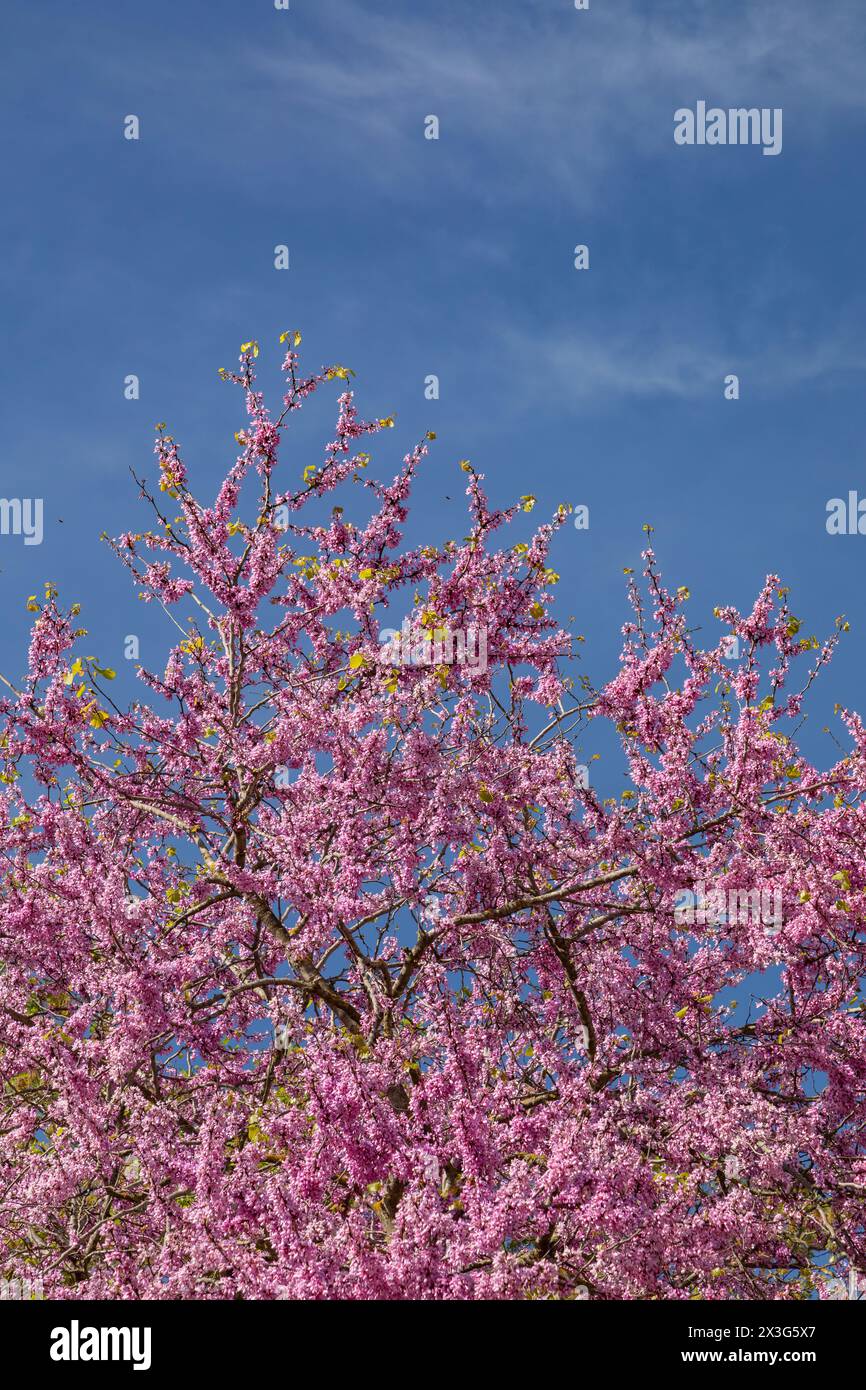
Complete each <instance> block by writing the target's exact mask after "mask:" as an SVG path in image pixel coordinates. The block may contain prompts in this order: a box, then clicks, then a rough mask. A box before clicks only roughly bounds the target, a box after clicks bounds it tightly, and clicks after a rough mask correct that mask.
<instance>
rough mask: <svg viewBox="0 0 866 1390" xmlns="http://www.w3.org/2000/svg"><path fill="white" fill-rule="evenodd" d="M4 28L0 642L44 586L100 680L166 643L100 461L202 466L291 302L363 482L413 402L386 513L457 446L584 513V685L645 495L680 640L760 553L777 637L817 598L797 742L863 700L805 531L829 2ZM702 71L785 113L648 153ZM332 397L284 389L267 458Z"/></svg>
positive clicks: (837, 22) (129, 488) (115, 488)
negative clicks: (13, 508) (373, 419)
mask: <svg viewBox="0 0 866 1390" xmlns="http://www.w3.org/2000/svg"><path fill="white" fill-rule="evenodd" d="M2 40H3V47H4V50H5V51H6V52H7V53H11V54H12V55H13V56H12V59H11V61H9V62H8V64H7V67H6V71H5V74H4V84H3V93H2V98H0V100H2V106H3V131H4V136H5V140H4V162H5V170H4V195H5V196H4V198H3V201H2V207H0V240H2V246H3V256H2V258H0V292H2V296H3V300H4V303H5V322H6V324H7V331H6V338H5V341H6V353H5V371H4V388H5V389H4V392H3V402H4V412H3V414H4V419H3V438H4V449H3V456H2V480H0V495H2V496H4V497H7V498H8V497H16V496H17V497H33V496H40V497H42V498H44V505H45V537H44V541H43V544H42V545H40V546H25V545H24V544H23V541H22V538H21V537H20V536H0V593H2V596H3V599H4V610H5V621H4V622H3V624H2V628H0V670H2V671H4V672H5V673H6V674H7V675H10V676H11V677H12V678H13V679H14V677H15V676H16V675H17V674H19V673H20V672H21V671H22V669H23V667H24V661H25V654H26V641H27V631H28V623H29V617H30V615H28V614H27V612H26V611H25V601H26V598H27V596H28V594H31V593H33V592H36V591H39V590H40V589H41V586H42V583H43V581H44V580H45V579H51V580H53V581H54V582H55V583H58V584H59V585H60V587H61V593H62V595H63V596H64V597H65V598H68V600H69V601H73V600H79V601H81V602H82V604H83V605H84V614H83V621H84V622H85V623H86V625H87V626H88V627H89V629H90V631H91V634H92V637H91V643H90V647H89V650H92V651H93V652H94V653H96V654H97V655H98V656H99V657H100V658H101V660H102V661H103V662H106V663H108V664H111V665H113V666H115V667H117V668H118V670H119V677H120V679H119V681H118V684H119V685H120V686H122V687H123V690H124V693H128V694H129V693H132V691H133V690H134V689H135V688H136V682H135V681H134V679H133V672H132V669H131V663H124V661H123V640H124V637H125V635H126V634H128V633H136V634H138V635H139V636H140V638H141V644H142V645H141V658H142V660H143V661H144V662H145V664H147V665H153V666H156V667H159V666H160V665H161V663H162V658H163V655H164V652H165V650H166V647H167V643H168V641H169V638H170V630H169V628H168V627H167V625H166V624H165V620H164V619H163V618H162V616H161V615H160V614H159V612H158V611H152V610H150V609H146V608H145V606H144V605H142V604H140V603H138V602H137V601H136V598H135V594H134V591H133V590H132V588H131V587H130V586H129V585H128V584H127V580H126V576H125V574H124V573H123V572H122V571H121V570H120V567H119V566H118V564H117V562H116V561H115V560H114V559H113V557H112V556H111V554H110V553H109V552H108V550H107V549H106V548H105V547H104V546H102V545H101V544H100V543H99V540H98V537H99V533H100V532H101V531H102V530H103V529H105V530H107V531H109V532H110V533H112V534H116V533H117V532H119V531H121V530H124V529H127V528H135V527H136V525H137V524H138V521H137V518H138V517H139V516H141V518H142V524H143V523H144V513H143V512H142V511H140V510H139V508H140V506H141V504H139V503H138V502H137V501H136V489H135V487H134V484H133V483H132V480H131V478H130V476H129V472H128V469H129V466H130V465H132V466H134V467H135V468H136V469H137V470H141V469H142V468H149V467H150V466H151V462H152V454H151V450H152V437H153V429H152V427H153V424H154V422H155V421H157V420H165V421H167V422H168V424H169V429H170V431H171V432H172V433H173V434H174V435H175V436H176V437H177V438H178V440H179V441H180V444H181V447H182V452H183V456H184V458H185V460H186V462H187V465H188V467H189V468H190V471H191V477H192V480H193V483H194V484H195V485H197V487H198V489H199V490H200V492H201V493H202V494H204V495H205V496H208V497H209V496H210V495H211V494H212V493H213V491H214V490H215V488H216V486H217V484H218V482H219V480H220V478H221V477H222V474H223V471H224V469H225V467H226V466H227V464H228V463H229V462H230V461H231V460H232V459H233V458H234V454H235V446H234V443H233V439H232V435H233V432H234V430H235V429H237V428H238V427H239V426H240V424H241V417H240V410H241V404H242V403H241V401H240V398H239V395H238V393H237V392H236V391H234V390H233V389H232V388H230V387H226V386H224V385H222V384H221V383H220V381H219V379H218V377H217V368H219V367H221V366H228V367H231V366H233V365H234V362H235V360H236V357H237V349H238V346H239V344H240V343H241V342H242V341H245V340H247V339H249V338H256V339H257V340H258V341H259V342H260V343H261V344H262V357H261V358H260V363H261V364H262V381H263V384H264V385H265V386H266V387H268V386H270V387H271V388H272V389H273V394H274V398H275V399H276V392H277V389H278V387H279V373H278V370H277V364H278V357H277V349H276V339H277V336H278V334H279V333H280V331H281V330H283V329H286V328H295V327H297V328H300V329H301V330H302V331H303V334H304V345H303V352H304V354H305V355H304V357H303V359H302V360H303V362H304V364H305V365H306V366H307V367H308V368H309V369H311V370H312V369H316V368H318V367H319V366H320V365H321V364H322V363H326V362H341V363H345V364H346V365H348V366H351V367H352V368H354V369H355V371H356V372H357V373H358V377H357V381H356V390H357V398H358V402H359V406H360V408H361V411H362V413H364V414H369V415H380V414H388V413H391V412H394V413H395V414H396V416H397V427H396V429H395V430H394V431H393V432H389V433H388V434H387V435H385V436H382V437H381V438H380V441H378V442H377V453H376V458H377V462H378V467H377V470H376V471H377V472H378V474H379V475H380V476H383V475H385V474H388V475H390V474H391V473H392V472H393V471H395V469H396V465H397V463H398V461H399V459H400V457H401V456H402V454H403V453H404V452H405V451H406V450H408V449H409V448H410V447H411V446H412V444H413V443H414V442H415V441H416V439H417V438H418V437H419V436H420V435H421V434H422V433H423V432H424V431H425V430H427V429H434V430H436V432H437V434H438V440H437V442H436V444H435V445H434V446H433V450H432V453H431V456H430V458H429V460H428V462H427V465H426V470H425V473H424V476H423V479H422V481H421V484H420V486H419V490H418V493H417V498H416V513H415V517H414V519H413V521H412V523H411V524H410V528H409V535H410V538H411V539H412V540H415V539H418V538H419V537H421V536H424V537H425V538H426V539H429V540H437V539H442V538H444V537H445V536H449V535H456V536H460V535H462V534H463V533H464V530H465V527H464V524H463V514H462V506H463V502H462V487H463V484H464V483H465V478H464V477H463V475H462V474H461V473H460V472H459V470H458V468H457V460H458V459H460V458H464V457H468V458H471V459H472V461H473V463H474V464H475V465H476V467H477V468H479V469H480V470H481V471H483V472H484V473H485V474H486V476H487V482H488V487H489V490H490V492H491V494H492V496H493V499H494V501H496V502H497V503H502V504H505V503H507V502H509V501H511V500H513V499H514V498H515V497H516V496H518V495H519V494H521V493H525V492H529V491H531V492H533V493H535V494H536V496H537V497H538V501H539V506H538V508H537V509H536V512H535V513H534V517H533V520H534V519H535V518H537V517H538V516H539V515H543V514H545V513H547V512H550V511H552V510H553V509H554V508H555V507H556V505H557V504H558V503H559V502H560V501H569V502H573V503H579V502H580V503H585V504H587V505H588V506H589V508H590V529H589V531H588V532H585V533H577V532H575V531H573V530H571V529H569V530H568V531H567V532H565V533H564V534H563V535H562V536H561V537H560V538H559V540H558V542H557V549H556V552H555V556H554V563H555V566H556V568H557V569H558V570H559V572H560V573H561V575H562V583H561V585H560V593H561V595H562V597H561V614H562V617H563V619H566V618H567V616H568V615H571V614H574V615H575V619H576V623H575V626H576V629H577V630H579V631H581V632H583V633H584V634H585V635H586V637H587V643H586V646H585V648H584V653H585V657H584V660H585V669H586V671H587V672H588V673H589V674H590V676H591V677H592V679H593V680H594V681H595V682H596V683H600V682H602V681H603V680H604V679H606V678H608V677H609V676H610V675H611V674H612V673H613V671H614V663H615V658H616V653H617V651H618V649H619V646H620V636H619V627H620V625H621V623H622V622H623V620H624V619H625V617H626V616H627V610H626V605H625V588H624V585H625V581H624V577H623V573H622V571H623V568H624V567H625V566H632V565H634V566H637V565H638V564H639V560H638V554H639V551H640V549H641V547H642V544H643V542H644V539H645V538H644V536H643V533H642V531H641V526H642V524H643V523H644V522H647V521H649V522H651V523H652V524H653V525H654V526H655V528H656V530H655V536H654V542H655V545H656V549H657V552H658V555H659V558H660V561H661V564H662V566H663V569H664V571H665V573H666V575H667V577H668V578H669V580H670V581H671V582H672V583H674V584H687V585H688V586H689V587H690V589H691V592H692V595H693V597H692V601H691V602H692V612H693V617H694V621H695V623H703V624H705V625H706V626H707V628H708V630H709V631H710V632H712V634H713V639H714V638H715V632H716V624H715V622H714V620H713V619H712V616H711V613H712V608H713V606H714V605H716V604H719V603H727V602H733V603H735V604H738V605H740V606H742V607H746V606H748V605H750V603H751V600H752V598H753V596H754V594H755V592H756V590H757V588H758V586H759V585H760V583H761V581H762V579H763V577H764V575H765V574H766V573H767V572H768V571H776V572H778V573H780V574H781V575H782V576H783V578H784V581H785V582H786V583H787V584H789V585H790V586H791V589H792V607H793V611H794V612H795V613H797V614H798V615H799V616H800V617H801V618H802V620H803V630H804V632H807V633H811V632H815V633H816V634H817V635H818V636H823V635H824V633H825V632H827V631H829V630H831V629H832V626H833V621H834V618H835V617H836V615H837V614H840V613H842V612H845V613H846V614H847V616H848V618H849V619H850V621H851V625H852V632H851V634H850V636H849V637H848V639H847V641H846V643H845V644H844V646H843V649H842V652H841V655H840V657H839V658H838V659H837V661H836V662H835V663H834V666H833V667H832V668H831V671H830V673H829V674H828V675H825V677H824V678H823V680H822V682H821V684H820V687H819V695H818V698H817V700H816V702H815V705H814V706H813V709H814V711H815V713H814V714H813V716H812V719H811V721H810V726H816V727H815V731H814V736H815V739H816V740H818V741H817V742H815V743H814V744H813V745H812V746H811V747H809V745H810V744H811V743H812V740H811V738H810V739H808V740H807V747H809V751H812V752H814V753H815V754H816V756H817V755H818V749H819V748H820V746H821V745H820V739H818V730H819V726H820V725H821V724H823V723H825V722H829V721H830V717H831V712H832V706H833V703H834V701H836V700H838V701H841V702H843V703H847V704H850V705H853V706H854V707H857V706H858V705H859V706H860V707H864V706H866V700H864V699H863V698H862V693H861V692H862V689H863V674H864V669H866V589H864V584H863V576H864V572H866V536H840V537H831V536H829V535H828V534H827V532H826V529H825V520H826V504H827V501H828V499H830V498H832V497H836V496H843V497H844V496H847V493H848V491H849V489H858V490H862V492H863V494H864V495H866V467H864V462H866V448H864V442H866V441H864V397H863V383H864V373H866V341H864V323H866V317H864V308H866V271H864V256H863V249H862V245H863V225H864V215H866V191H864V190H866V185H864V180H863V177H862V168H863V152H864V134H866V84H864V82H863V76H862V75H863V69H864V44H866V5H864V4H863V3H862V0H826V2H825V3H822V4H818V3H809V2H808V0H760V3H754V2H753V3H749V4H740V3H731V4H724V3H722V0H712V2H711V3H702V2H701V0H652V3H649V0H643V3H637V2H636V0H591V4H590V9H589V10H588V11H585V12H578V11H575V9H574V7H573V3H572V0H532V2H530V0H527V2H526V3H520V2H519V0H496V2H495V3H494V2H493V0H474V3H472V4H468V3H466V0H440V2H439V3H435V4H433V3H420V0H412V3H408V0H291V9H290V10H289V11H288V12H281V11H276V10H275V9H274V7H273V4H272V0H210V2H209V0H184V3H183V4H177V3H172V4H168V3H165V0H149V3H148V4H146V5H142V4H133V3H130V0H87V2H86V3H82V4H76V5H67V4H63V3H61V2H60V0H44V3H40V4H39V5H38V6H33V5H31V6H25V5H19V6H16V7H14V10H13V8H12V7H7V10H6V14H5V17H4V19H3V21H2ZM698 100H706V101H707V103H708V104H709V105H717V106H720V107H723V108H728V107H734V106H748V107H752V106H755V107H771V108H775V107H781V108H782V110H783V113H784V126H783V129H784V143H783V149H782V153H781V154H780V155H779V156H778V157H775V158H767V157H764V156H762V153H761V150H760V148H755V147H732V146H729V147H718V148H712V147H706V146H705V147H703V148H700V147H679V146H677V145H676V144H675V143H674V139H673V130H674V111H675V110H676V109H677V108H680V107H684V106H691V107H693V108H694V106H695V104H696V102H697V101H698ZM128 114H135V115H137V116H138V117H139V119H140V122H141V138H140V139H139V140H138V141H128V140H125V139H124V138H123V122H124V117H125V116H126V115H128ZM430 114H435V115H437V116H438V118H439V121H440V138H439V140H438V141H432V140H425V139H424V121H425V117H426V116H428V115H430ZM278 243H286V244H287V245H288V246H289V248H290V257H291V268H290V269H289V270H288V271H277V270H275V269H274V266H273V248H274V246H275V245H276V244H278ZM577 243H585V244H587V245H588V246H589V248H590V269H589V270H588V271H584V272H578V271H576V270H575V269H574V266H573V254H574V247H575V245H576V244H577ZM128 373H135V374H137V375H138V376H139V377H140V381H141V399H140V400H139V401H137V402H130V401H126V400H124V396H123V381H124V377H125V376H126V375H127V374H128ZM430 373H435V374H437V375H438V376H439V377H440V383H441V387H440V389H441V395H440V399H439V400H438V401H426V400H425V398H424V379H425V377H426V376H427V375H428V374H430ZM728 373H737V374H738V375H739V378H740V391H741V396H740V399H739V400H738V401H726V400H725V399H724V394H723V383H724V378H725V376H726V375H727V374H728ZM333 418H334V412H333V410H332V408H331V403H330V402H325V401H324V400H323V399H322V398H319V402H318V403H317V404H316V405H314V406H313V407H312V408H311V409H309V410H308V411H306V412H305V413H304V418H303V420H302V422H301V424H300V427H299V429H298V430H297V432H296V435H295V439H294V443H292V444H291V445H290V446H289V448H288V450H287V452H286V455H285V457H286V463H287V467H288V468H290V469H291V470H292V476H298V475H300V473H301V471H302V469H303V466H304V465H305V464H307V463H309V462H311V461H316V459H317V457H318V450H319V445H320V443H324V441H326V440H327V439H329V438H330V437H331V427H332V424H333ZM388 450H390V451H391V455H392V456H393V458H392V460H391V458H390V457H389V455H388V452H387V451H388ZM392 465H393V466H392ZM446 497H450V498H451V499H453V500H451V501H447V500H446ZM347 506H348V502H347ZM60 518H62V519H63V520H62V522H61V521H60ZM121 668H122V669H121ZM827 754H828V756H829V749H828V750H827Z"/></svg>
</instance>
